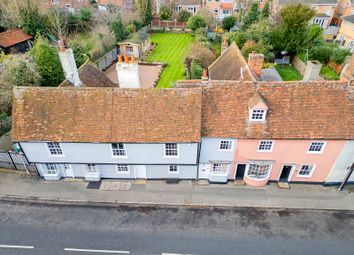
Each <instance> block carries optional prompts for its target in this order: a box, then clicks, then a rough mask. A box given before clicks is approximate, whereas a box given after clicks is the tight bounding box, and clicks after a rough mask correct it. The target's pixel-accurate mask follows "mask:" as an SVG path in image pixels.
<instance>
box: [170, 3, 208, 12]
mask: <svg viewBox="0 0 354 255" xmlns="http://www.w3.org/2000/svg"><path fill="white" fill-rule="evenodd" d="M173 4H174V6H175V8H176V11H177V12H180V11H182V10H186V11H188V12H190V13H191V14H196V13H197V12H198V11H199V10H200V9H201V8H202V5H201V0H175V1H174V2H173Z"/></svg>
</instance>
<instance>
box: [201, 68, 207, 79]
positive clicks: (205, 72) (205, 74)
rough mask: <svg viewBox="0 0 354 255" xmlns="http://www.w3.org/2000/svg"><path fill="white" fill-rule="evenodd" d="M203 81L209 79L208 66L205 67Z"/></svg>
mask: <svg viewBox="0 0 354 255" xmlns="http://www.w3.org/2000/svg"><path fill="white" fill-rule="evenodd" d="M202 80H203V81H207V80H208V70H207V69H206V68H204V69H203V76H202Z"/></svg>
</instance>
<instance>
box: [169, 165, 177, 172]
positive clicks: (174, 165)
mask: <svg viewBox="0 0 354 255" xmlns="http://www.w3.org/2000/svg"><path fill="white" fill-rule="evenodd" d="M171 167H176V171H171ZM168 173H169V174H179V167H178V165H169V166H168Z"/></svg>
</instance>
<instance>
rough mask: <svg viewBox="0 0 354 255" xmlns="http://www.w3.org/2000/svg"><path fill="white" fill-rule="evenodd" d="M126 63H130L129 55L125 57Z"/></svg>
mask: <svg viewBox="0 0 354 255" xmlns="http://www.w3.org/2000/svg"><path fill="white" fill-rule="evenodd" d="M124 63H126V64H128V63H129V57H128V55H125V56H124Z"/></svg>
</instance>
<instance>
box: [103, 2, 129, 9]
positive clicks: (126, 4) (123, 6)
mask: <svg viewBox="0 0 354 255" xmlns="http://www.w3.org/2000/svg"><path fill="white" fill-rule="evenodd" d="M97 4H98V6H105V7H108V6H110V5H111V6H117V7H120V8H121V9H124V10H129V9H132V8H133V1H132V0H97Z"/></svg>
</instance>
